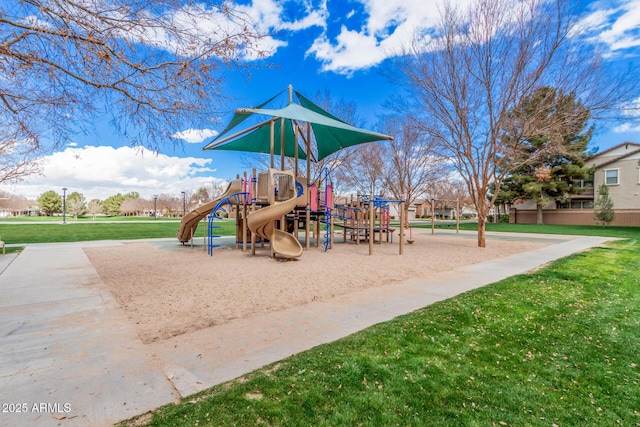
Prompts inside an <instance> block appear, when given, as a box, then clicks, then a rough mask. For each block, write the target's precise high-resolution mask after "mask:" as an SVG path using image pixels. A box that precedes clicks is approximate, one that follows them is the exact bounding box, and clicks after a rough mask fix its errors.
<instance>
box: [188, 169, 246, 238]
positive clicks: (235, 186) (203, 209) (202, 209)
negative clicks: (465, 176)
mask: <svg viewBox="0 0 640 427" xmlns="http://www.w3.org/2000/svg"><path fill="white" fill-rule="evenodd" d="M241 191H242V180H240V179H236V180H233V181H231V182H230V183H229V185H228V186H227V189H226V190H225V192H224V193H223V194H222V195H221V196H220V197H218V198H217V199H214V200H212V201H211V202H209V203H205V204H204V205H202V206H199V207H198V208H197V209H194V210H193V211H191V212H189V213H188V214H186V215H185V216H184V217H183V218H182V221H181V222H180V229H178V234H177V236H176V237H177V238H178V240H180V242H181V243H184V242H188V241H189V240H191V236H193V234H194V233H195V232H196V228H197V227H198V223H199V222H200V220H201V219H202V218H204V217H205V216H207V215H209V213H211V210H212V209H213V208H215V207H216V205H217V204H218V203H219V202H220V200H222V199H224V198H225V197H227V196H230V195H231V194H234V193H240V192H241Z"/></svg>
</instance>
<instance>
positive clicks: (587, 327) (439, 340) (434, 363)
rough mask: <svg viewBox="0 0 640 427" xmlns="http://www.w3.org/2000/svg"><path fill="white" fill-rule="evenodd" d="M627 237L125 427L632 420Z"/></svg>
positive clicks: (639, 343)
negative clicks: (137, 426)
mask: <svg viewBox="0 0 640 427" xmlns="http://www.w3.org/2000/svg"><path fill="white" fill-rule="evenodd" d="M628 237H629V240H623V241H616V242H614V243H612V244H611V245H610V246H608V247H603V248H594V249H592V250H590V251H588V252H584V253H580V254H576V255H573V256H570V257H568V258H565V259H562V260H559V261H556V262H554V263H552V264H550V265H549V266H547V267H545V268H543V269H541V270H538V271H536V272H533V273H530V274H524V275H519V276H515V277H512V278H509V279H507V280H503V281H500V282H498V283H495V284H492V285H488V286H486V287H483V288H480V289H477V290H474V291H471V292H467V293H465V294H462V295H459V296H458V297H455V298H452V299H449V300H446V301H443V302H440V303H436V304H433V305H431V306H428V307H426V308H424V309H422V310H419V311H416V312H413V313H410V314H407V315H404V316H401V317H398V318H396V319H394V320H392V321H390V322H386V323H381V324H378V325H376V326H373V327H371V328H368V329H366V330H364V331H361V332H359V333H356V334H353V335H351V336H349V337H346V338H344V339H341V340H339V341H336V342H333V343H330V344H326V345H321V346H318V347H316V348H314V349H311V350H309V351H306V352H303V353H300V354H297V355H294V356H292V357H290V358H288V359H285V360H283V361H280V362H278V363H276V364H273V365H271V366H267V367H265V368H263V369H259V370H257V371H255V372H253V373H251V374H248V375H246V376H245V377H243V378H242V379H241V380H237V381H232V382H229V383H226V384H222V385H219V386H216V387H213V388H211V389H209V390H206V391H204V392H202V393H200V394H198V395H195V396H192V397H190V398H188V399H185V400H184V401H183V402H182V403H180V404H177V405H176V404H170V405H167V406H165V407H162V408H160V409H158V410H156V411H154V412H153V413H152V414H151V415H150V416H147V417H145V418H143V419H142V420H141V419H138V420H135V421H134V420H132V421H129V422H125V423H123V425H153V426H187V425H188V426H204V425H210V426H224V425H230V426H231V425H242V426H248V425H273V426H299V425H314V426H315V425H320V426H323V425H326V426H356V425H363V426H387V425H402V426H405V425H414V426H425V425H426V426H548V427H550V426H554V425H556V426H576V425H584V426H612V425H624V426H638V425H640V391H639V390H640V287H639V286H638V283H640V232H638V231H635V232H631V233H630V234H629V235H628ZM136 423H140V424H136Z"/></svg>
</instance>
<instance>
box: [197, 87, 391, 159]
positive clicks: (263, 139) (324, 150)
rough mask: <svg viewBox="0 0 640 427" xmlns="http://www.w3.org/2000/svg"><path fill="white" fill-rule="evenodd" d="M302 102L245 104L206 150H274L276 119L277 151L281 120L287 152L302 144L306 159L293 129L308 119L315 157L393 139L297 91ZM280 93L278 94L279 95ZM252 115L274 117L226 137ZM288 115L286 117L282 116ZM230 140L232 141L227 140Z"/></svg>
mask: <svg viewBox="0 0 640 427" xmlns="http://www.w3.org/2000/svg"><path fill="white" fill-rule="evenodd" d="M296 95H297V96H298V99H299V100H300V103H301V104H302V105H300V104H295V103H289V104H288V105H287V106H286V107H284V108H280V109H264V108H261V107H262V106H264V105H266V104H267V103H268V102H270V101H271V100H273V98H271V99H270V100H269V101H266V102H264V103H262V104H260V105H259V106H258V108H242V109H239V110H238V111H237V112H236V114H235V115H234V117H233V119H232V120H231V123H230V124H229V125H228V126H227V127H226V128H225V130H224V131H222V132H221V133H220V135H218V136H217V137H216V139H214V140H213V141H212V142H211V143H209V144H208V145H207V146H205V147H204V150H234V151H249V152H255V153H270V150H271V131H270V123H271V122H272V121H274V120H275V121H274V137H275V138H274V139H275V141H274V148H275V152H276V154H278V153H280V147H281V142H282V139H281V137H282V133H281V123H282V122H284V125H285V131H284V147H285V151H284V154H285V156H287V157H294V155H295V147H296V146H297V148H298V157H299V158H300V159H305V158H306V156H305V153H304V152H303V151H302V149H301V147H300V145H299V144H298V143H297V141H296V140H295V134H294V132H293V123H294V122H300V123H302V122H306V123H309V124H310V125H311V128H312V130H313V132H314V135H315V139H316V145H317V150H318V152H317V154H315V155H313V153H312V158H314V157H315V158H316V159H317V160H322V159H324V158H325V157H327V156H328V155H330V154H332V153H334V152H336V151H338V150H341V149H343V148H346V147H350V146H352V145H357V144H362V143H365V142H373V141H380V140H389V139H393V138H392V137H390V136H388V135H384V134H381V133H377V132H372V131H368V130H365V129H360V128H357V127H355V126H351V125H350V124H348V123H345V122H343V121H341V120H339V119H337V118H336V117H334V116H332V115H331V114H330V113H328V112H326V111H324V110H323V109H322V108H320V107H318V106H317V105H315V104H314V103H312V102H311V101H310V100H308V99H307V98H305V97H304V96H302V95H300V94H299V93H298V92H296ZM276 96H277V95H276ZM250 115H263V116H267V117H271V119H267V120H266V121H264V122H262V123H260V124H259V125H256V126H254V127H253V128H249V129H248V130H247V131H244V132H239V133H237V134H236V135H235V136H237V137H234V136H230V137H226V138H223V137H224V136H225V135H227V134H228V133H229V131H230V130H231V129H232V128H234V127H236V126H237V125H239V124H240V123H241V122H243V121H244V120H245V118H247V117H248V116H250ZM278 119H284V120H278ZM227 141H230V142H227Z"/></svg>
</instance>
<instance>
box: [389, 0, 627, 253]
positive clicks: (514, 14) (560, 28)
mask: <svg viewBox="0 0 640 427" xmlns="http://www.w3.org/2000/svg"><path fill="white" fill-rule="evenodd" d="M570 7H571V5H570V2H569V1H568V0H552V1H547V0H523V1H522V2H516V3H514V2H512V1H510V0H477V1H474V2H473V3H471V4H467V3H465V4H464V5H461V6H458V7H456V6H454V4H453V2H446V3H445V4H444V6H443V10H442V14H441V20H440V23H439V25H438V27H437V28H436V29H435V31H434V33H432V34H428V35H419V36H417V37H416V38H415V40H414V43H413V44H412V46H411V47H410V49H409V51H408V52H406V53H407V55H405V56H403V61H404V62H403V64H402V70H403V72H404V73H403V74H404V75H405V76H406V77H407V78H408V81H409V83H408V88H409V90H410V91H411V92H412V94H413V96H414V97H415V98H416V104H417V105H416V107H415V108H416V111H415V114H416V115H417V116H418V120H417V125H418V126H419V127H420V128H421V129H422V130H423V131H425V132H426V133H427V134H428V135H430V136H432V137H433V138H435V139H436V141H437V142H438V144H439V147H440V150H441V153H442V154H443V155H445V156H448V157H450V158H451V159H452V161H453V162H454V164H455V167H456V169H457V170H458V172H459V173H460V175H461V176H462V178H463V179H464V181H465V182H466V185H467V187H468V190H469V193H470V194H471V196H472V198H473V200H474V205H475V209H476V210H477V214H478V246H480V247H484V246H486V239H485V222H486V218H487V215H488V213H489V211H490V209H491V207H492V206H493V204H494V202H495V200H496V195H497V194H498V191H499V188H500V184H501V182H502V180H503V179H504V177H505V175H506V174H508V173H509V172H510V171H512V170H513V169H514V168H516V167H518V166H520V165H521V163H520V162H526V161H527V159H526V158H523V156H519V155H518V154H519V152H520V150H521V148H522V144H524V143H525V142H526V141H527V138H528V137H529V136H530V135H535V134H538V135H539V134H541V133H545V132H552V131H553V128H551V127H550V128H549V129H542V128H541V126H546V125H553V126H557V125H558V124H557V123H553V124H549V123H547V122H548V121H547V120H539V119H540V117H546V111H547V110H544V109H543V108H542V107H541V111H540V114H537V112H535V111H534V112H530V115H529V116H528V120H529V122H528V123H527V124H526V125H523V124H522V123H520V124H519V126H518V129H517V130H518V133H517V134H514V135H510V138H513V139H511V141H510V142H509V143H508V144H507V143H505V141H503V135H504V132H505V130H506V129H509V130H513V128H514V127H513V126H511V123H512V121H513V114H512V111H513V109H514V108H516V107H517V106H518V105H521V104H522V102H521V101H522V100H523V99H525V98H526V97H527V96H530V95H531V93H533V91H534V90H535V89H536V88H537V87H540V86H544V85H548V86H550V87H556V88H559V89H561V90H563V91H564V92H565V93H575V94H577V96H578V97H579V99H580V100H581V102H582V103H583V105H584V106H585V107H586V108H587V109H589V110H590V111H591V112H592V115H593V116H594V117H597V116H598V113H604V112H606V111H611V108H612V107H613V106H615V105H616V103H617V102H620V101H622V102H624V101H627V100H628V99H629V96H630V93H629V91H628V90H627V89H629V88H628V87H623V86H622V85H620V84H619V82H620V80H614V81H613V83H611V84H609V83H608V82H607V81H605V80H606V78H608V77H611V74H607V73H603V71H602V68H601V67H602V65H603V63H602V61H599V58H598V57H597V55H596V54H595V53H594V52H587V51H585V50H580V49H578V48H576V42H577V41H579V29H578V28H576V27H575V22H574V16H575V15H574V14H573V11H572V10H571V9H570ZM635 81H636V82H637V78H636V79H635ZM605 85H606V86H605ZM543 110H544V111H543ZM553 148H554V147H553V145H552V144H551V145H550V149H553ZM543 154H545V153H540V155H543ZM492 184H495V186H496V190H495V192H494V193H493V197H489V194H490V191H489V190H490V186H491V185H492Z"/></svg>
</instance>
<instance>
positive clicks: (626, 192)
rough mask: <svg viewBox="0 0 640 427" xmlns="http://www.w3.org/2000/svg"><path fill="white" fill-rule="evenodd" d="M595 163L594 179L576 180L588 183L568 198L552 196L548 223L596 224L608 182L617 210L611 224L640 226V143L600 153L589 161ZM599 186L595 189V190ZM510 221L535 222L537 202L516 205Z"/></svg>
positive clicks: (529, 201) (630, 143) (617, 146)
mask: <svg viewBox="0 0 640 427" xmlns="http://www.w3.org/2000/svg"><path fill="white" fill-rule="evenodd" d="M587 166H595V168H596V169H595V173H594V175H593V179H592V180H586V181H581V182H576V183H575V185H580V186H581V187H584V191H583V192H582V193H581V194H578V195H573V196H571V199H570V200H568V201H564V202H561V201H557V200H552V201H551V202H550V203H549V204H548V205H547V206H545V207H544V208H543V215H544V223H545V224H577V225H594V224H596V220H595V218H594V213H593V206H594V202H595V197H597V189H598V188H599V187H600V186H601V185H602V184H605V185H607V186H608V187H609V195H610V196H611V199H612V200H613V207H614V210H615V212H616V215H615V219H614V221H613V222H612V223H611V225H621V226H640V194H639V193H640V144H637V143H633V142H624V143H622V144H619V145H616V146H615V147H612V148H610V149H608V150H605V151H603V152H601V153H598V154H596V155H595V156H593V157H591V158H590V159H589V160H588V161H587ZM594 190H595V191H594ZM509 221H510V222H512V223H517V224H535V223H536V206H535V202H533V201H532V200H527V201H525V202H524V203H519V204H516V205H514V206H513V207H512V208H511V211H510V218H509Z"/></svg>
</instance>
